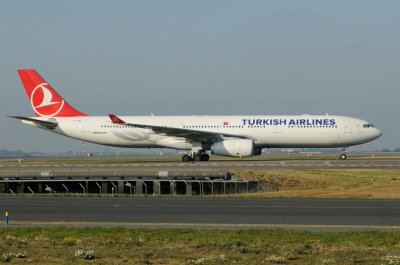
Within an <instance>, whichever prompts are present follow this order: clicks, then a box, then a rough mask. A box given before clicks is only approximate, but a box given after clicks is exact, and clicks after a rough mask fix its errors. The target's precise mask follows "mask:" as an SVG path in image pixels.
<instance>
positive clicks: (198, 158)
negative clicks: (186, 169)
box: [193, 155, 201, 162]
mask: <svg viewBox="0 0 400 265" xmlns="http://www.w3.org/2000/svg"><path fill="white" fill-rule="evenodd" d="M193 160H194V161H195V162H199V161H201V156H199V155H194V157H193Z"/></svg>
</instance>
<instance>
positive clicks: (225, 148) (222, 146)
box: [211, 139, 253, 157]
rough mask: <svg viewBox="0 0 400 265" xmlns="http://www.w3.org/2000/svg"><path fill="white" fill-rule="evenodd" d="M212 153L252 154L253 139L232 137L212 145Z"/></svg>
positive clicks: (239, 155)
mask: <svg viewBox="0 0 400 265" xmlns="http://www.w3.org/2000/svg"><path fill="white" fill-rule="evenodd" d="M211 153H212V154H214V155H220V156H238V157H243V156H252V155H253V141H252V140H249V139H230V140H224V141H221V142H216V143H214V144H212V145H211Z"/></svg>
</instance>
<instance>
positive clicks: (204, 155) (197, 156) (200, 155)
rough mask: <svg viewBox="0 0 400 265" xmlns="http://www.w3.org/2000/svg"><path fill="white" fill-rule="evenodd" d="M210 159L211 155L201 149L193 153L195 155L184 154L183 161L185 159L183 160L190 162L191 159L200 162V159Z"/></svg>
mask: <svg viewBox="0 0 400 265" xmlns="http://www.w3.org/2000/svg"><path fill="white" fill-rule="evenodd" d="M209 159H210V156H209V155H208V154H207V153H206V152H204V151H202V150H200V151H199V152H197V153H193V155H188V154H186V155H184V156H182V161H183V162H190V161H195V162H199V161H208V160H209Z"/></svg>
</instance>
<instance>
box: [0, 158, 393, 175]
mask: <svg viewBox="0 0 400 265" xmlns="http://www.w3.org/2000/svg"><path fill="white" fill-rule="evenodd" d="M307 168H327V169H400V159H398V158H396V159H373V158H371V159H350V160H344V161H342V160H286V161H210V162H198V163H183V162H162V163H154V162H149V163H143V162H137V163H81V164H80V163H75V164H72V163H71V164H68V163H65V164H61V163H58V164H57V163H56V164H24V163H21V164H15V163H14V164H0V177H2V176H3V177H12V176H24V175H26V176H29V175H32V176H34V175H37V174H39V175H40V174H41V173H42V172H50V173H51V174H53V175H55V176H57V174H60V175H62V174H67V175H68V174H70V173H72V174H77V173H82V174H85V175H87V176H91V175H96V174H104V173H106V174H107V173H110V172H112V173H113V174H114V175H118V174H125V175H126V174H128V175H142V174H145V175H146V173H148V175H154V174H158V172H160V171H170V172H174V171H175V172H178V171H182V172H184V171H187V172H193V171H196V170H197V171H229V170H240V169H241V170H246V169H247V170H268V169H307ZM155 172H156V173H155Z"/></svg>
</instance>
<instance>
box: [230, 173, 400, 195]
mask: <svg viewBox="0 0 400 265" xmlns="http://www.w3.org/2000/svg"><path fill="white" fill-rule="evenodd" d="M234 173H236V174H238V175H240V176H241V177H244V178H247V179H253V180H254V179H258V180H261V181H265V180H273V179H278V180H279V182H280V191H279V192H264V193H253V194H247V195H243V196H261V197H308V198H386V199H400V171H399V170H382V169H378V170H373V169H365V170H363V169H354V170H353V169H296V170H280V169H277V170H260V171H237V172H234Z"/></svg>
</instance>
